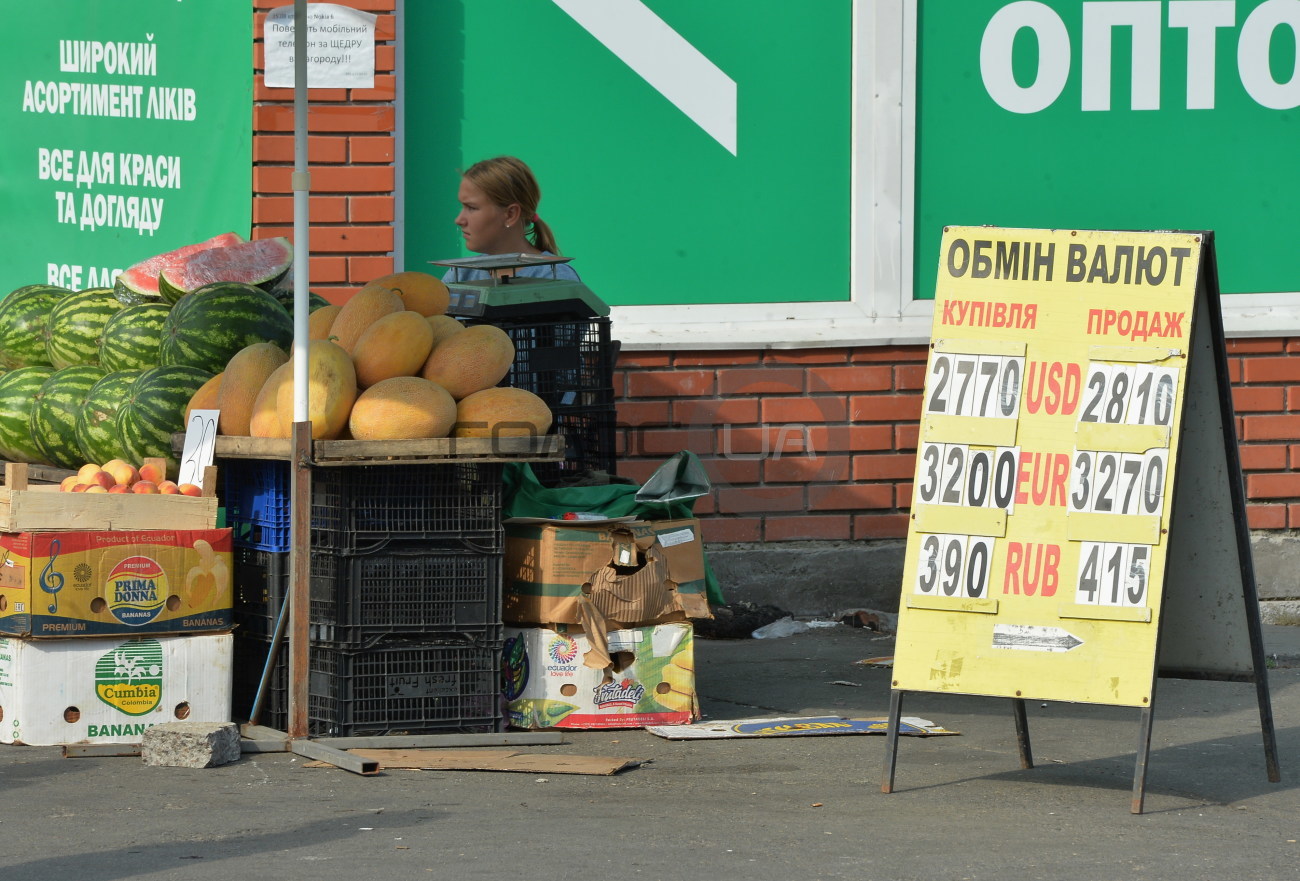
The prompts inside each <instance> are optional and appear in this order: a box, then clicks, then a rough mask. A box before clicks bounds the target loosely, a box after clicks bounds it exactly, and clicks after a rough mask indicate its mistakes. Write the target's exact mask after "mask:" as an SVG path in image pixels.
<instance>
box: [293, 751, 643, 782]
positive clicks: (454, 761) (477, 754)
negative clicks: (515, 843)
mask: <svg viewBox="0 0 1300 881" xmlns="http://www.w3.org/2000/svg"><path fill="white" fill-rule="evenodd" d="M348 752H349V753H352V754H353V755H356V756H360V757H361V758H363V759H373V760H374V761H376V762H378V763H379V767H380V769H381V770H388V771H396V770H413V771H513V772H522V773H525V774H592V775H597V776H601V777H609V776H611V775H613V774H617V773H618V772H619V771H626V770H628V769H629V768H636V767H640V766H641V765H644V764H645V763H646V762H647V761H648V760H647V759H632V758H626V757H622V756H557V755H538V754H535V753H521V752H516V751H515V750H508V749H494V750H466V749H350V750H348ZM304 767H307V768H332V767H334V766H333V765H330V764H329V763H328V762H309V763H308V764H306V765H304Z"/></svg>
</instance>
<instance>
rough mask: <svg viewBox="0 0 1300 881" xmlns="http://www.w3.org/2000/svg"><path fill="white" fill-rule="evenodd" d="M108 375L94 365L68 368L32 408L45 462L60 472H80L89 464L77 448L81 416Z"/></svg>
mask: <svg viewBox="0 0 1300 881" xmlns="http://www.w3.org/2000/svg"><path fill="white" fill-rule="evenodd" d="M106 374H107V371H106V370H104V368H102V367H97V366H95V365H93V364H77V365H75V366H72V367H64V368H63V369H61V370H56V371H54V372H53V373H51V374H50V376H49V378H48V379H46V380H45V382H43V383H41V387H40V390H39V391H37V392H36V401H35V403H34V404H33V405H32V411H31V426H32V439H33V440H34V441H36V448H37V449H38V450H40V451H41V455H42V456H44V457H45V459H46V460H47V461H49V462H51V463H52V464H54V465H57V466H59V467H60V468H71V469H72V470H74V471H75V470H77V469H78V468H80V467H81V466H82V465H85V464H86V461H85V460H84V459H82V458H81V448H80V447H78V446H77V414H79V413H80V412H81V411H82V410H83V409H84V408H85V405H86V397H87V396H88V395H89V394H90V390H91V389H92V388H93V387H94V385H95V383H97V382H99V381H100V380H101V379H103V378H104V376H105V375H106Z"/></svg>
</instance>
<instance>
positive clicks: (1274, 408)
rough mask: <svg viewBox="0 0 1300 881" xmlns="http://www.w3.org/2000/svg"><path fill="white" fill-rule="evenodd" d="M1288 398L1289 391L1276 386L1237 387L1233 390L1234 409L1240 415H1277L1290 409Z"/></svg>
mask: <svg viewBox="0 0 1300 881" xmlns="http://www.w3.org/2000/svg"><path fill="white" fill-rule="evenodd" d="M1286 397H1287V390H1286V389H1282V388H1278V387H1276V386H1261V387H1256V388H1248V387H1245V386H1237V387H1236V388H1234V389H1233V390H1232V409H1233V410H1235V411H1236V412H1238V413H1260V412H1271V413H1277V412H1280V411H1282V410H1283V409H1288V408H1287V407H1286Z"/></svg>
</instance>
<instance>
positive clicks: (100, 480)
mask: <svg viewBox="0 0 1300 881" xmlns="http://www.w3.org/2000/svg"><path fill="white" fill-rule="evenodd" d="M86 482H87V483H89V484H90V485H91V486H102V487H103V488H104V489H108V488H109V487H110V486H112V485H113V484H115V483H117V480H116V479H115V478H114V477H113V475H111V474H109V473H108V472H107V471H96V472H95V473H94V474H92V475H91V476H90V480H88V481H86Z"/></svg>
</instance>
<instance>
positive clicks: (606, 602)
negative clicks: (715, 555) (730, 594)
mask: <svg viewBox="0 0 1300 881" xmlns="http://www.w3.org/2000/svg"><path fill="white" fill-rule="evenodd" d="M505 529H506V547H505V569H504V573H503V575H504V577H503V586H504V603H503V614H504V618H505V620H506V621H508V622H510V623H513V624H521V625H532V624H536V625H551V624H579V623H585V624H586V625H587V629H588V630H589V631H594V630H595V629H596V628H595V627H593V626H592V624H593V620H592V618H591V614H590V612H584V609H583V601H584V600H586V601H587V602H588V603H589V605H588V607H587V608H588V609H589V610H594V613H595V614H596V615H597V616H598V617H599V618H603V619H604V621H605V622H606V624H607V626H608V628H609V629H616V628H618V627H634V626H639V625H645V624H656V623H666V622H670V621H684V620H686V619H688V618H708V617H710V616H711V613H710V612H709V604H708V600H707V597H706V585H705V578H704V543H703V540H702V538H701V536H700V524H699V521H698V520H695V519H682V520H656V521H642V520H634V521H629V522H620V523H597V524H594V525H592V524H587V523H583V522H582V521H572V522H569V521H562V522H550V521H543V522H540V523H539V522H536V520H535V518H532V519H530V520H529V522H523V521H521V520H516V519H511V520H508V521H506V526H505Z"/></svg>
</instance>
